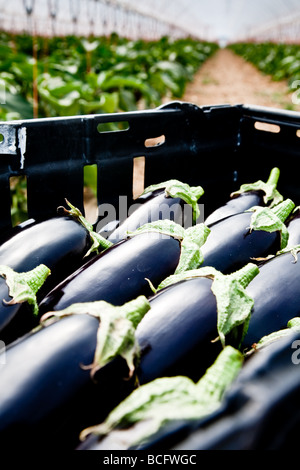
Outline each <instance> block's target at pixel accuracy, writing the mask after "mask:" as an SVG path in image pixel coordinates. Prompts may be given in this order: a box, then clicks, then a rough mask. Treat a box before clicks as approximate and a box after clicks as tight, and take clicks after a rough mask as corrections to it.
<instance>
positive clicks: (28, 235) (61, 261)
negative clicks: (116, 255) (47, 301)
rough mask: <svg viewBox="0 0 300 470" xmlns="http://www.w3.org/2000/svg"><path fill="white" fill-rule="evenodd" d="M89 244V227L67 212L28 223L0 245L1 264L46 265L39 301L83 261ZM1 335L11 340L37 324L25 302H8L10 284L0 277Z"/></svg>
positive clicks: (24, 268) (27, 268)
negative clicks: (46, 272) (47, 273)
mask: <svg viewBox="0 0 300 470" xmlns="http://www.w3.org/2000/svg"><path fill="white" fill-rule="evenodd" d="M91 245H92V241H91V236H90V233H89V231H88V230H87V229H86V228H85V227H84V226H83V225H82V224H81V223H80V222H79V221H77V220H76V219H74V218H73V217H71V216H69V215H64V216H57V217H53V218H51V219H48V220H44V221H42V222H36V223H34V224H29V225H28V226H27V227H25V228H23V229H22V230H21V231H18V233H16V235H15V236H13V237H11V238H10V239H9V240H7V241H6V242H5V243H3V244H2V245H1V246H0V265H5V266H8V267H9V268H11V269H13V270H14V271H16V272H17V273H22V272H24V273H27V272H29V271H31V270H33V269H35V268H36V267H37V266H38V265H46V266H47V268H48V269H49V270H50V272H51V274H50V276H48V277H47V278H46V279H45V282H44V283H43V284H42V286H41V287H40V289H39V291H38V292H37V299H38V302H39V301H40V300H41V299H42V298H43V297H44V296H45V295H46V294H47V293H48V292H49V291H51V289H53V288H54V286H55V285H56V284H58V283H59V282H61V281H62V280H63V279H65V278H66V277H67V276H68V275H70V274H71V273H72V272H73V271H75V270H77V269H78V268H79V266H81V265H82V264H83V260H84V257H85V255H86V254H87V253H88V251H89V250H90V248H91ZM0 298H1V304H0V337H1V339H2V340H3V341H5V342H10V341H12V340H13V339H15V338H16V337H17V336H19V335H22V334H23V333H25V332H26V331H29V330H30V329H31V328H33V327H34V326H35V325H37V324H38V316H34V315H33V314H32V309H31V308H30V306H28V304H27V303H22V304H14V305H11V304H10V305H9V304H7V303H5V302H3V299H4V301H8V300H9V298H10V296H9V288H8V286H7V284H6V281H5V279H4V278H3V277H0Z"/></svg>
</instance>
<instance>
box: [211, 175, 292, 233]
mask: <svg viewBox="0 0 300 470" xmlns="http://www.w3.org/2000/svg"><path fill="white" fill-rule="evenodd" d="M279 175H280V171H279V169H278V168H276V167H275V168H273V169H272V171H271V173H270V175H269V178H268V180H267V182H266V183H265V182H263V181H261V180H258V181H256V182H255V183H252V184H243V185H241V187H240V189H239V190H238V191H235V192H233V193H231V195H230V199H229V200H228V201H227V202H226V203H225V204H224V205H222V206H220V207H218V208H217V209H215V210H214V211H213V212H212V213H211V214H210V215H209V216H208V217H206V219H205V220H204V222H205V224H206V225H207V226H208V227H210V226H211V225H212V224H214V223H215V222H219V221H220V220H222V219H225V218H226V217H229V216H231V215H234V214H239V213H240V212H244V211H246V210H248V209H250V208H251V207H253V206H269V207H273V205H276V204H279V203H280V202H282V200H283V198H282V196H281V194H280V193H279V192H278V190H277V189H276V188H277V183H278V179H279Z"/></svg>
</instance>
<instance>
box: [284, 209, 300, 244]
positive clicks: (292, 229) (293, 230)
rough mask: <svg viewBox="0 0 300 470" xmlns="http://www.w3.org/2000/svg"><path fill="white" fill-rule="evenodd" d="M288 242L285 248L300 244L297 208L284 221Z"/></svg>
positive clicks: (299, 216)
mask: <svg viewBox="0 0 300 470" xmlns="http://www.w3.org/2000/svg"><path fill="white" fill-rule="evenodd" d="M286 226H287V230H288V233H289V240H288V244H287V248H292V247H293V246H296V245H299V244H300V208H299V207H297V208H296V209H295V210H294V211H293V213H292V214H291V216H290V217H289V218H288V220H287V221H286Z"/></svg>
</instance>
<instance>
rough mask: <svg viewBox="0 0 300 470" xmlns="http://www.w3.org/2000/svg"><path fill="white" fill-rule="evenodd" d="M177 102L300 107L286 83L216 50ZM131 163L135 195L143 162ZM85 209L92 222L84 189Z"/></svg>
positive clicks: (91, 199)
mask: <svg viewBox="0 0 300 470" xmlns="http://www.w3.org/2000/svg"><path fill="white" fill-rule="evenodd" d="M165 101H166V102H167V101H170V99H168V98H166V99H165ZM181 101H186V102H189V103H193V104H196V105H198V106H209V105H216V104H218V105H219V104H230V105H235V104H247V105H255V106H257V105H258V106H268V107H271V108H280V109H289V110H294V111H298V112H300V105H299V104H298V105H296V104H294V103H293V92H290V91H289V90H288V85H287V82H286V81H280V82H278V81H273V80H272V79H271V77H269V76H267V75H264V74H262V73H261V72H260V71H259V70H257V69H256V68H255V67H254V66H253V65H252V64H250V63H249V62H246V61H245V60H244V59H243V58H242V57H240V56H238V55H236V54H235V53H234V52H232V51H230V50H229V49H219V50H218V51H217V52H216V53H215V54H214V55H213V56H212V57H211V58H209V59H208V60H207V61H206V62H205V63H204V64H203V65H202V67H201V68H200V69H199V71H198V72H197V73H196V74H195V77H194V80H193V81H192V82H191V83H189V84H188V85H187V87H186V91H185V94H184V96H183V98H182V99H181ZM135 163H136V165H135V176H134V188H133V193H134V194H135V195H138V194H140V193H141V192H142V190H143V159H136V161H135ZM85 208H86V217H87V218H88V220H90V221H91V222H92V221H93V220H95V217H96V214H97V207H96V203H95V200H94V197H93V195H92V194H91V193H90V192H89V191H88V190H87V192H86V202H85Z"/></svg>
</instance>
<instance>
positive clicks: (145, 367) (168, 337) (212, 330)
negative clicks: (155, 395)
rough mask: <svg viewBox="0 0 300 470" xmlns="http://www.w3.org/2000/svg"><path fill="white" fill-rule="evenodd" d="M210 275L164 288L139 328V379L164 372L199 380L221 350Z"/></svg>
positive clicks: (153, 300)
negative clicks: (217, 338)
mask: <svg viewBox="0 0 300 470" xmlns="http://www.w3.org/2000/svg"><path fill="white" fill-rule="evenodd" d="M211 283H212V281H211V280H210V279H207V278H196V279H189V280H185V281H182V282H179V283H177V284H174V285H172V286H170V287H167V288H165V289H162V290H161V291H160V292H158V293H157V294H156V295H155V296H154V297H152V298H151V299H150V305H151V309H150V310H149V312H148V313H147V315H145V317H144V318H143V319H142V321H141V322H140V324H139V325H138V327H137V330H136V337H137V340H138V342H139V344H140V347H141V360H140V365H139V368H138V371H137V373H138V378H139V382H140V383H141V384H142V383H146V382H149V381H150V380H153V379H155V378H157V377H163V376H165V375H187V376H190V377H191V378H193V379H194V380H197V379H199V378H200V377H201V375H202V373H204V372H205V370H206V368H207V367H208V366H209V365H210V363H211V361H212V359H213V358H215V357H216V355H217V353H218V352H219V351H220V343H219V342H217V343H212V340H214V339H215V338H216V337H217V336H218V332H217V307H216V299H215V296H214V294H213V293H212V291H211Z"/></svg>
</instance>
